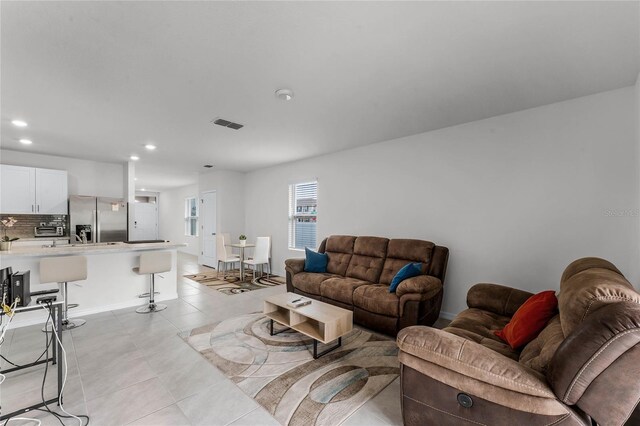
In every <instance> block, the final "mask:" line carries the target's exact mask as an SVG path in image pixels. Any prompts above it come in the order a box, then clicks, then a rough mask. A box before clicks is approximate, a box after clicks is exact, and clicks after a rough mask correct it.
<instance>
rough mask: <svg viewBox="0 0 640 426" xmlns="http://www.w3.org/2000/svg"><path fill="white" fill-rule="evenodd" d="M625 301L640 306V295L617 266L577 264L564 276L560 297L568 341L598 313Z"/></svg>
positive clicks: (601, 261)
mask: <svg viewBox="0 0 640 426" xmlns="http://www.w3.org/2000/svg"><path fill="white" fill-rule="evenodd" d="M625 301H629V302H634V303H640V294H638V293H637V292H636V291H635V290H634V288H633V286H632V285H631V284H630V283H629V281H627V280H626V279H625V277H624V276H623V275H622V274H620V272H619V271H618V270H617V269H616V267H615V266H613V265H612V264H611V263H610V262H608V261H606V260H604V259H598V258H584V259H579V260H576V261H575V262H573V263H571V264H570V265H569V266H567V268H566V270H565V272H564V274H563V275H562V281H561V282H560V294H559V295H558V309H559V310H560V321H561V324H562V331H563V332H564V335H565V337H567V336H569V334H571V332H573V330H574V329H575V328H576V327H577V326H578V325H579V324H580V323H581V322H582V321H584V320H585V319H586V318H587V317H588V316H589V315H591V314H592V313H594V312H595V311H597V310H598V309H600V308H602V307H603V306H605V305H607V304H610V303H619V302H625Z"/></svg>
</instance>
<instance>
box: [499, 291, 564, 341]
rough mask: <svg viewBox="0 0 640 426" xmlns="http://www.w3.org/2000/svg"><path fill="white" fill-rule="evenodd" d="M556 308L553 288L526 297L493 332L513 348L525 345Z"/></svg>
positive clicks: (556, 301)
mask: <svg viewBox="0 0 640 426" xmlns="http://www.w3.org/2000/svg"><path fill="white" fill-rule="evenodd" d="M557 309H558V299H557V298H556V292H555V291H553V290H548V291H543V292H542V293H538V294H535V295H533V296H531V297H530V298H528V299H527V301H526V302H524V303H523V304H522V306H520V307H519V308H518V310H517V311H516V313H515V314H513V317H512V318H511V321H509V324H507V325H506V326H505V327H504V328H503V329H502V330H498V331H494V332H493V333H494V334H495V335H496V336H498V337H499V338H501V339H502V340H504V341H505V342H507V343H508V344H509V346H511V347H512V348H513V349H518V348H519V347H521V346H524V345H526V344H527V343H529V342H530V341H532V340H533V339H535V338H536V337H537V336H538V334H540V332H541V331H542V329H544V327H545V326H546V325H547V323H548V322H549V320H550V319H551V318H553V317H554V316H555V315H556V313H557Z"/></svg>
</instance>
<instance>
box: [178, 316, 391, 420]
mask: <svg viewBox="0 0 640 426" xmlns="http://www.w3.org/2000/svg"><path fill="white" fill-rule="evenodd" d="M274 329H275V331H279V330H284V329H285V327H284V326H280V325H279V324H277V323H276V324H275V325H274ZM180 336H181V337H182V338H183V339H184V340H185V341H186V342H187V343H188V344H189V345H190V346H191V347H192V348H194V349H195V350H196V351H198V352H200V354H201V355H202V356H204V357H205V358H206V359H207V360H208V361H209V362H210V363H211V364H213V365H215V366H216V367H218V369H220V370H221V371H222V372H223V373H224V374H225V375H226V376H227V377H228V378H229V379H231V380H232V381H233V382H234V383H236V385H238V387H240V389H242V391H243V392H244V393H246V394H247V395H249V396H250V397H252V398H253V399H254V400H255V401H256V402H257V403H258V404H260V405H262V406H263V407H264V408H265V409H267V410H268V411H269V412H270V413H271V414H272V415H273V416H274V417H275V418H276V420H278V422H280V423H281V424H282V425H294V426H295V425H305V426H309V425H318V426H321V425H331V426H333V425H338V424H340V423H342V422H343V421H345V420H346V419H347V418H348V417H349V416H350V415H351V414H352V413H353V412H354V411H355V410H357V409H358V408H359V407H360V406H362V405H363V404H364V403H365V402H367V401H368V400H370V399H371V398H373V397H374V396H375V395H377V394H378V393H379V392H380V391H381V390H382V389H384V388H385V387H386V386H387V385H389V384H390V383H391V382H392V381H394V380H395V379H396V378H397V377H398V375H399V374H400V369H399V363H398V356H397V354H398V348H397V346H396V342H395V340H392V339H390V338H388V337H385V336H380V335H377V334H374V333H371V332H368V331H364V330H361V329H356V328H354V329H353V330H352V331H351V333H349V334H347V335H345V336H343V337H342V346H341V347H340V348H338V349H336V350H334V351H332V352H329V353H328V354H326V355H324V356H322V357H320V358H319V359H317V360H314V359H313V355H312V353H313V341H312V340H311V339H310V338H308V337H306V336H304V335H302V334H300V333H298V332H295V331H293V330H286V331H283V332H282V333H280V334H276V335H275V336H270V335H269V319H268V318H266V317H265V316H264V315H263V314H261V313H257V314H248V315H242V316H239V317H235V318H229V319H227V320H225V321H222V322H219V323H216V324H211V325H205V326H202V327H199V328H195V329H193V330H190V331H186V332H183V333H180ZM332 344H333V343H330V345H332ZM318 346H319V347H318V350H319V351H321V350H323V349H324V348H325V346H324V345H322V344H319V345H318Z"/></svg>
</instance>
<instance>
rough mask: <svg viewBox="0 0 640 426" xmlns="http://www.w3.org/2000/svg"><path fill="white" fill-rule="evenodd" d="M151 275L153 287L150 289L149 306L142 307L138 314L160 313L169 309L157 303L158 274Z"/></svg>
mask: <svg viewBox="0 0 640 426" xmlns="http://www.w3.org/2000/svg"><path fill="white" fill-rule="evenodd" d="M149 275H151V286H150V288H149V304H148V305H147V306H141V307H139V308H138V309H136V312H137V313H139V314H149V313H151V312H158V311H163V310H165V309H167V305H163V304H162V303H156V302H155V294H156V291H155V290H156V274H149Z"/></svg>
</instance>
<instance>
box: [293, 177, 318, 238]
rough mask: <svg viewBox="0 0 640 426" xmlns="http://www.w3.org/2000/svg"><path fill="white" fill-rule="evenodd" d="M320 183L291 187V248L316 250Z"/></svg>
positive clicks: (300, 184)
mask: <svg viewBox="0 0 640 426" xmlns="http://www.w3.org/2000/svg"><path fill="white" fill-rule="evenodd" d="M317 224H318V182H306V183H296V184H293V185H289V248H290V249H297V250H304V248H305V247H309V248H312V249H314V250H315V249H316V226H317Z"/></svg>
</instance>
